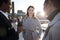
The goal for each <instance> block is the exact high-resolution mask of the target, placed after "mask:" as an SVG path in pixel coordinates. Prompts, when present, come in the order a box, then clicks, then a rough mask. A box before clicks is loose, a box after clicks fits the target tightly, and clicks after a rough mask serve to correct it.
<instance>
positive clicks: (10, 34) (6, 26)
mask: <svg viewBox="0 0 60 40" xmlns="http://www.w3.org/2000/svg"><path fill="white" fill-rule="evenodd" d="M17 38H18V35H17V33H16V32H15V30H14V28H12V25H11V22H10V21H9V20H8V19H7V18H6V17H5V16H4V15H3V14H2V13H1V12H0V40H17Z"/></svg>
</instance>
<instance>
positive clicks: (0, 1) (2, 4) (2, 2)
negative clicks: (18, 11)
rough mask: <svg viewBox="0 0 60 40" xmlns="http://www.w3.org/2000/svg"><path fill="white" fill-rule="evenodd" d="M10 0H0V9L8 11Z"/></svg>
mask: <svg viewBox="0 0 60 40" xmlns="http://www.w3.org/2000/svg"><path fill="white" fill-rule="evenodd" d="M10 6H11V0H0V10H2V11H4V12H8V13H10V9H11V7H10Z"/></svg>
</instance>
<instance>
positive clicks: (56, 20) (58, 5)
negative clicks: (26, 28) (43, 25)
mask: <svg viewBox="0 0 60 40" xmlns="http://www.w3.org/2000/svg"><path fill="white" fill-rule="evenodd" d="M44 11H45V12H46V14H47V15H48V17H47V18H48V19H49V20H50V23H49V25H48V28H47V30H46V31H45V35H44V37H43V40H60V0H45V2H44Z"/></svg>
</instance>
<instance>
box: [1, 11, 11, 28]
mask: <svg viewBox="0 0 60 40" xmlns="http://www.w3.org/2000/svg"><path fill="white" fill-rule="evenodd" d="M0 18H1V20H0V21H1V22H3V23H5V24H3V25H6V27H7V28H9V27H11V22H10V21H9V20H8V19H7V18H6V17H5V16H4V15H3V14H2V13H1V12H0Z"/></svg>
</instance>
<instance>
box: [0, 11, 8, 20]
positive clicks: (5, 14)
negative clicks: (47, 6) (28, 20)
mask: <svg viewBox="0 0 60 40" xmlns="http://www.w3.org/2000/svg"><path fill="white" fill-rule="evenodd" d="M0 12H1V13H2V14H3V15H4V16H5V17H6V18H7V19H9V18H8V13H5V12H3V11H2V10H0Z"/></svg>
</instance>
